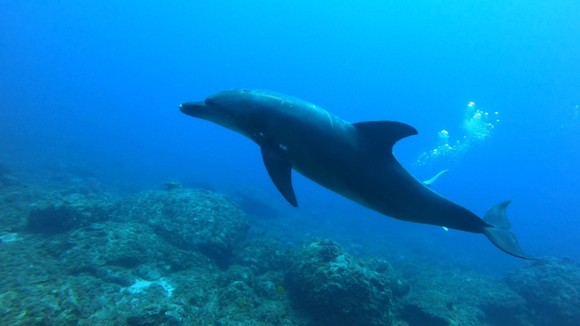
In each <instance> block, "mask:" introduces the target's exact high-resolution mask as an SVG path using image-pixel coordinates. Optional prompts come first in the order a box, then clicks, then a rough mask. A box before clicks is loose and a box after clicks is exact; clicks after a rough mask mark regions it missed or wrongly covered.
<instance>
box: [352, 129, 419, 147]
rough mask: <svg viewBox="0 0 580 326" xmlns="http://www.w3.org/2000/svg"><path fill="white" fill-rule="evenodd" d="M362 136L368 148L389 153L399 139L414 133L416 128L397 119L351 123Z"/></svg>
mask: <svg viewBox="0 0 580 326" xmlns="http://www.w3.org/2000/svg"><path fill="white" fill-rule="evenodd" d="M352 125H353V126H354V127H355V128H356V130H357V131H358V133H359V135H361V136H362V137H363V138H364V140H363V141H364V142H366V143H367V144H368V146H369V150H371V151H376V153H377V154H378V153H385V154H391V153H392V152H393V146H394V145H395V143H396V142H398V141H399V140H401V139H403V138H405V137H408V136H412V135H416V134H417V129H415V128H413V127H411V126H409V125H408V124H405V123H402V122H398V121H365V122H356V123H353V124H352Z"/></svg>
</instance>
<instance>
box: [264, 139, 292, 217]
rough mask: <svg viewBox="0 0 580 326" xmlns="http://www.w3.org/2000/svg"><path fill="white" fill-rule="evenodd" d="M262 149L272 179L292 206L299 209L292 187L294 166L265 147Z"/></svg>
mask: <svg viewBox="0 0 580 326" xmlns="http://www.w3.org/2000/svg"><path fill="white" fill-rule="evenodd" d="M261 149H262V159H263V160H264V165H266V170H268V174H269V175H270V179H272V182H274V185H275V186H276V188H278V191H280V193H281V194H282V196H284V198H286V200H287V201H288V202H289V203H290V205H292V206H294V207H298V201H297V200H296V195H295V194H294V188H293V187H292V164H291V163H290V161H288V159H286V158H285V157H283V156H282V155H280V154H278V153H276V152H275V151H273V150H270V149H268V148H267V147H265V146H262V147H261Z"/></svg>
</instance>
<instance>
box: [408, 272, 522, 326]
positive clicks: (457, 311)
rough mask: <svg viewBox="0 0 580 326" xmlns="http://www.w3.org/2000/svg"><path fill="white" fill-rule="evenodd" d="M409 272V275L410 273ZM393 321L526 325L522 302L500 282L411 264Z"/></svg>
mask: <svg viewBox="0 0 580 326" xmlns="http://www.w3.org/2000/svg"><path fill="white" fill-rule="evenodd" d="M411 273H412V274H411ZM406 276H407V278H408V281H409V283H410V289H409V294H408V295H407V296H405V297H404V298H403V299H402V305H401V308H400V309H399V311H397V318H399V319H401V320H404V321H405V322H407V323H408V324H409V325H411V326H415V325H417V326H419V325H441V326H447V325H462V326H468V325H473V326H475V325H527V324H526V320H525V311H526V309H525V301H524V299H523V298H522V297H520V296H519V295H518V294H517V293H514V292H513V291H511V290H510V289H509V288H508V287H507V286H506V285H505V284H504V283H503V282H501V281H500V280H497V279H494V278H492V277H489V276H487V275H482V274H479V273H476V272H473V271H469V270H461V269H456V268H451V267H442V266H433V265H424V264H420V263H417V264H413V266H412V268H411V269H410V270H409V271H407V272H406Z"/></svg>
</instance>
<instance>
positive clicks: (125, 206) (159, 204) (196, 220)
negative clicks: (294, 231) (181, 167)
mask: <svg viewBox="0 0 580 326" xmlns="http://www.w3.org/2000/svg"><path fill="white" fill-rule="evenodd" d="M115 216H116V218H117V219H119V220H121V221H139V222H142V223H145V224H147V225H149V226H150V227H151V228H152V229H153V230H154V231H155V233H157V234H159V235H160V236H161V237H163V238H164V239H165V240H166V241H168V242H170V243H172V244H173V245H175V246H177V247H179V248H182V249H187V250H196V251H200V252H202V253H204V254H205V255H207V256H209V257H211V258H213V259H215V260H216V261H218V262H219V261H224V260H227V259H229V258H230V256H229V254H230V253H231V251H232V249H233V248H234V247H235V246H236V244H238V242H239V241H240V240H242V239H243V238H244V236H245V235H246V233H247V230H248V223H247V220H246V215H245V214H244V212H242V211H241V210H240V209H239V208H238V207H237V206H236V205H234V204H233V203H232V202H231V201H230V200H228V199H227V198H226V197H225V196H223V195H220V194H216V193H213V192H211V191H207V190H202V189H181V188H177V189H172V190H165V191H163V190H160V191H147V192H143V193H140V194H138V195H136V196H133V197H131V198H128V199H126V200H125V201H124V202H123V203H122V205H121V208H120V209H119V210H117V211H116V212H115Z"/></svg>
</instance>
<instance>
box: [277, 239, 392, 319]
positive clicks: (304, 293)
mask: <svg viewBox="0 0 580 326" xmlns="http://www.w3.org/2000/svg"><path fill="white" fill-rule="evenodd" d="M393 281H394V278H393V277H392V275H391V274H389V273H388V272H382V273H379V272H377V271H375V270H373V269H372V268H369V267H365V266H363V265H362V264H361V263H360V262H358V261H357V260H356V259H355V258H353V257H352V256H350V255H349V254H348V253H346V252H345V251H344V250H343V249H342V248H341V247H340V246H339V245H338V244H336V243H335V242H333V241H331V240H320V239H314V240H312V241H309V242H307V243H306V244H304V245H303V246H302V248H301V249H300V250H298V251H297V252H296V254H295V255H294V257H293V259H292V260H291V264H290V269H289V272H288V275H287V283H288V291H289V294H290V295H291V297H292V299H293V301H294V303H295V304H296V305H297V306H299V307H301V308H302V309H304V310H305V311H307V312H308V313H309V314H310V315H311V316H312V317H313V318H315V319H317V320H319V321H320V322H322V323H323V324H327V325H389V324H390V323H391V319H390V318H391V317H390V309H391V302H392V284H393Z"/></svg>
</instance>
